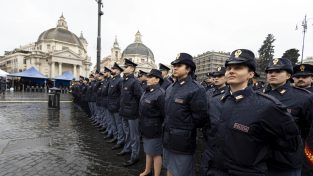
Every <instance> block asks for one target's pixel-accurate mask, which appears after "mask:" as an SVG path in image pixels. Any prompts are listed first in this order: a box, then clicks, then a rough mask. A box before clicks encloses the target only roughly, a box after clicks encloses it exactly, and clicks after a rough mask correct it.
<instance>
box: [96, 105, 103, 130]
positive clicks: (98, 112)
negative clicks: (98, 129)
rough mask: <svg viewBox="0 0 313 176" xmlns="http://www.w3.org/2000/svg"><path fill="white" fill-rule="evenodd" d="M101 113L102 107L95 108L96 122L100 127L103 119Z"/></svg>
mask: <svg viewBox="0 0 313 176" xmlns="http://www.w3.org/2000/svg"><path fill="white" fill-rule="evenodd" d="M103 111H104V110H103V107H101V106H97V108H96V121H97V122H98V123H100V125H101V126H103V124H102V121H103V118H104V112H103Z"/></svg>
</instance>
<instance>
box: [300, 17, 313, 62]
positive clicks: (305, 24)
mask: <svg viewBox="0 0 313 176" xmlns="http://www.w3.org/2000/svg"><path fill="white" fill-rule="evenodd" d="M311 19H312V18H309V19H307V18H306V15H305V16H304V19H303V21H302V25H301V26H302V28H303V31H302V32H303V38H302V51H301V64H302V63H303V54H304V43H305V42H304V41H305V33H306V31H307V29H308V20H311Z"/></svg>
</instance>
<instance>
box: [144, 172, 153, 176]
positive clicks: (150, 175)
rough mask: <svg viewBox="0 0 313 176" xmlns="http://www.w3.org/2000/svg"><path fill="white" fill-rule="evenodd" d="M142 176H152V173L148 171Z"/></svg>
mask: <svg viewBox="0 0 313 176" xmlns="http://www.w3.org/2000/svg"><path fill="white" fill-rule="evenodd" d="M144 176H153V172H152V171H150V172H149V173H148V174H146V175H144Z"/></svg>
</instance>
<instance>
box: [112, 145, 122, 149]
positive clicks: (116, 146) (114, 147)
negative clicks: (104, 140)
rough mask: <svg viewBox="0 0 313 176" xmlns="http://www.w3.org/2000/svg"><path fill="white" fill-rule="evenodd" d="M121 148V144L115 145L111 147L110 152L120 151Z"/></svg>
mask: <svg viewBox="0 0 313 176" xmlns="http://www.w3.org/2000/svg"><path fill="white" fill-rule="evenodd" d="M122 147H123V145H122V144H115V145H114V146H113V147H112V150H116V149H120V148H122Z"/></svg>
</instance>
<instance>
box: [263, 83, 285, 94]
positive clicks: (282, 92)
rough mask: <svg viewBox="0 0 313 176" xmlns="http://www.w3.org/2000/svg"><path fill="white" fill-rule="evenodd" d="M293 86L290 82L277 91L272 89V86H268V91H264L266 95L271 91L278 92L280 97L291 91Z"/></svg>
mask: <svg viewBox="0 0 313 176" xmlns="http://www.w3.org/2000/svg"><path fill="white" fill-rule="evenodd" d="M290 87H291V85H290V82H289V81H288V82H286V84H284V85H282V86H280V87H278V88H276V89H274V90H273V89H272V87H271V86H270V85H268V86H267V88H266V89H264V93H268V92H270V91H276V92H278V93H279V94H280V95H284V94H285V93H286V92H287V91H288V90H289V89H290Z"/></svg>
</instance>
